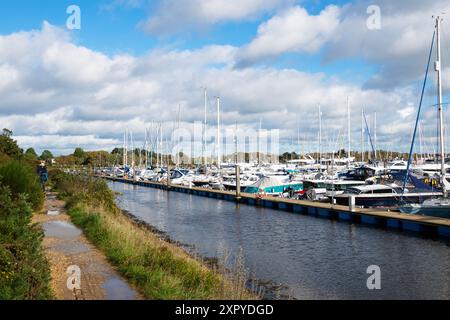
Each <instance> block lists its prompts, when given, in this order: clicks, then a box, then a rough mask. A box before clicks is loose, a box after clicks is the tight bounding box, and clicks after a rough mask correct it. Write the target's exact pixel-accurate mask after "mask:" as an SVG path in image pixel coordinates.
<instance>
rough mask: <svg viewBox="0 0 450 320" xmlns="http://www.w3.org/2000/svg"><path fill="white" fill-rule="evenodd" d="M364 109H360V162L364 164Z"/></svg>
mask: <svg viewBox="0 0 450 320" xmlns="http://www.w3.org/2000/svg"><path fill="white" fill-rule="evenodd" d="M364 153H365V150H364V109H361V162H364V158H365V157H364Z"/></svg>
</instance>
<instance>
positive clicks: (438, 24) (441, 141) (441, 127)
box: [435, 16, 445, 177]
mask: <svg viewBox="0 0 450 320" xmlns="http://www.w3.org/2000/svg"><path fill="white" fill-rule="evenodd" d="M441 21H442V19H441V17H439V16H438V17H437V18H436V36H437V42H436V44H437V50H436V51H437V61H436V63H435V70H436V72H437V90H438V94H437V97H438V110H439V144H440V152H441V174H442V177H444V175H445V149H444V113H443V106H442V74H441V72H442V68H441Z"/></svg>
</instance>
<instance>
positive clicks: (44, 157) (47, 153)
mask: <svg viewBox="0 0 450 320" xmlns="http://www.w3.org/2000/svg"><path fill="white" fill-rule="evenodd" d="M40 159H41V160H44V161H48V160H51V159H53V154H52V153H51V152H50V151H49V150H44V151H43V152H42V154H41V156H40Z"/></svg>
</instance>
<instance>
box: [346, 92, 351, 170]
mask: <svg viewBox="0 0 450 320" xmlns="http://www.w3.org/2000/svg"><path fill="white" fill-rule="evenodd" d="M347 137H348V151H347V155H348V161H347V165H348V167H350V157H351V151H350V150H351V139H352V137H351V129H350V97H347Z"/></svg>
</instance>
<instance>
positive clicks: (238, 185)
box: [236, 165, 241, 202]
mask: <svg viewBox="0 0 450 320" xmlns="http://www.w3.org/2000/svg"><path fill="white" fill-rule="evenodd" d="M240 200H241V168H240V167H239V166H238V165H236V201H237V202H239V201H240Z"/></svg>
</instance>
